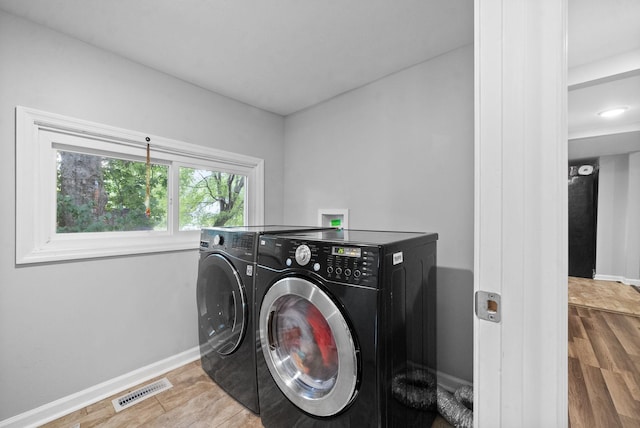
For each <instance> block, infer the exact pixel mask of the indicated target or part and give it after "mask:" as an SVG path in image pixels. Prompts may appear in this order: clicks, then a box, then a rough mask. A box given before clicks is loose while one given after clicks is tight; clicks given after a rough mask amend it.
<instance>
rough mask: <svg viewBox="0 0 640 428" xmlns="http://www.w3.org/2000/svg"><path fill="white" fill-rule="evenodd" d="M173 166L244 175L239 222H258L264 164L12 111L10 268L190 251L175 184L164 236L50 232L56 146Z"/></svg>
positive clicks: (192, 242) (191, 234)
mask: <svg viewBox="0 0 640 428" xmlns="http://www.w3.org/2000/svg"><path fill="white" fill-rule="evenodd" d="M148 142H149V143H150V144H151V147H152V152H153V161H154V162H158V163H161V164H165V165H167V166H168V167H169V168H173V171H171V172H170V174H169V175H170V178H169V181H170V182H172V181H173V182H175V181H178V173H177V172H176V170H177V169H178V168H179V167H181V166H184V167H193V168H203V169H212V170H216V171H222V172H228V173H234V174H240V175H244V176H246V177H247V184H246V204H245V224H248V225H255V224H263V222H264V160H263V159H259V158H254V157H251V156H246V155H241V154H237V153H231V152H226V151H222V150H217V149H213V148H210V147H206V146H201V145H196V144H189V143H185V142H182V141H176V140H170V139H167V138H163V137H158V136H154V135H149V134H145V133H142V132H138V131H130V130H126V129H121V128H116V127H113V126H108V125H103V124H99V123H94V122H88V121H85V120H81V119H75V118H70V117H66V116H62V115H58V114H54V113H49V112H44V111H39V110H34V109H30V108H26V107H20V106H19V107H16V264H29V263H40V262H52V261H61V260H75V259H87V258H96V257H109V256H119V255H126V254H141V253H155V252H162V251H178V250H197V249H198V244H199V238H198V237H199V231H197V230H191V231H181V230H179V225H178V221H177V216H178V208H177V202H175V201H176V200H179V195H178V192H179V191H178V187H179V186H177V184H174V185H169V186H168V200H169V205H170V207H168V213H169V214H168V219H167V221H168V225H167V229H166V231H131V232H97V233H67V234H61V233H56V224H55V223H56V221H55V217H56V195H55V193H56V191H55V182H56V180H55V177H56V148H58V147H60V146H62V147H71V150H78V151H82V150H88V151H91V152H92V153H117V154H118V155H121V156H128V157H131V158H132V159H145V157H146V147H147V143H148Z"/></svg>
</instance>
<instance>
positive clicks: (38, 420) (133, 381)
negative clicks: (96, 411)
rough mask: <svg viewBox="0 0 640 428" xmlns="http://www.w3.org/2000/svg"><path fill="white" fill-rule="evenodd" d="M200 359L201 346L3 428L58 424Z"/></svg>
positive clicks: (14, 419) (3, 424) (5, 422)
mask: <svg viewBox="0 0 640 428" xmlns="http://www.w3.org/2000/svg"><path fill="white" fill-rule="evenodd" d="M198 358H200V347H199V346H196V347H193V348H191V349H188V350H186V351H184V352H181V353H179V354H176V355H173V356H171V357H169V358H165V359H164V360H160V361H157V362H155V363H153V364H149V365H148V366H145V367H140V368H139V369H137V370H134V371H132V372H129V373H125V374H123V375H122V376H118V377H116V378H113V379H109V380H107V381H105V382H102V383H100V384H98V385H94V386H92V387H89V388H87V389H84V390H82V391H79V392H76V393H75V394H71V395H68V396H66V397H62V398H60V399H59V400H56V401H52V402H51V403H47V404H45V405H43V406H40V407H38V408H35V409H33V410H29V411H27V412H24V413H21V414H19V415H16V416H13V417H11V418H9V419H5V420H3V421H0V428H31V427H34V428H35V427H38V426H41V425H43V424H45V423H47V422H51V421H54V420H56V419H58V418H61V417H63V416H65V415H68V414H69V413H73V412H75V411H76V410H79V409H82V408H84V407H87V406H88V405H90V404H93V403H97V402H98V401H101V400H104V399H105V398H107V397H110V396H112V395H115V394H118V393H120V392H122V391H124V390H127V389H129V388H132V387H134V386H136V385H139V384H141V383H144V382H147V381H148V380H151V379H153V378H155V377H158V376H160V375H163V374H165V373H167V372H170V371H171V370H174V369H177V368H178V367H182V366H184V365H185V364H189V363H191V362H193V361H195V360H197V359H198Z"/></svg>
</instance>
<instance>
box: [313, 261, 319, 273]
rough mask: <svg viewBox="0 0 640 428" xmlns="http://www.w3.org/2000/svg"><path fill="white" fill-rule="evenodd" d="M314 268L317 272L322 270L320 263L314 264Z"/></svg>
mask: <svg viewBox="0 0 640 428" xmlns="http://www.w3.org/2000/svg"><path fill="white" fill-rule="evenodd" d="M313 270H315V271H316V272H318V271H319V270H320V263H314V264H313Z"/></svg>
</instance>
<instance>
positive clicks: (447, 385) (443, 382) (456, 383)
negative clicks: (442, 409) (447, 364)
mask: <svg viewBox="0 0 640 428" xmlns="http://www.w3.org/2000/svg"><path fill="white" fill-rule="evenodd" d="M437 376H438V385H440V386H441V387H443V388H444V389H446V390H447V391H449V392H451V393H453V392H454V391H455V390H456V389H458V388H460V387H461V386H463V385H466V386H473V384H472V383H471V382H468V381H466V380H464V379H460V378H459V377H455V376H452V375H450V374H448V373H443V372H441V371H438V375H437Z"/></svg>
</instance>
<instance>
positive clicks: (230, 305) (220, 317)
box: [197, 254, 248, 355]
mask: <svg viewBox="0 0 640 428" xmlns="http://www.w3.org/2000/svg"><path fill="white" fill-rule="evenodd" d="M197 294H198V307H199V308H198V309H199V311H198V312H199V315H200V330H201V333H203V336H204V337H205V338H206V344H207V346H209V347H210V349H211V351H214V352H217V353H218V354H221V355H229V354H231V353H233V352H234V351H235V350H236V349H238V347H239V346H240V344H241V343H242V339H243V337H244V334H245V331H246V329H247V322H246V320H247V316H248V312H247V311H248V308H247V297H246V292H245V290H244V286H243V284H242V280H241V279H240V275H239V274H238V271H237V270H236V269H235V267H234V266H233V265H232V264H231V263H230V262H229V261H228V260H227V259H226V258H225V257H224V256H222V255H220V254H212V255H210V256H208V257H207V258H205V259H204V260H202V261H201V262H200V267H199V272H198V285H197Z"/></svg>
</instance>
